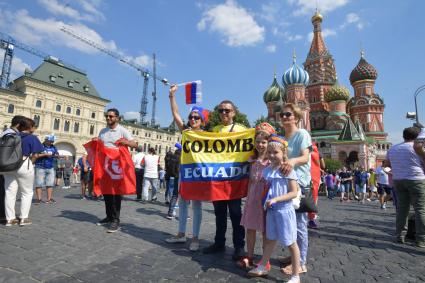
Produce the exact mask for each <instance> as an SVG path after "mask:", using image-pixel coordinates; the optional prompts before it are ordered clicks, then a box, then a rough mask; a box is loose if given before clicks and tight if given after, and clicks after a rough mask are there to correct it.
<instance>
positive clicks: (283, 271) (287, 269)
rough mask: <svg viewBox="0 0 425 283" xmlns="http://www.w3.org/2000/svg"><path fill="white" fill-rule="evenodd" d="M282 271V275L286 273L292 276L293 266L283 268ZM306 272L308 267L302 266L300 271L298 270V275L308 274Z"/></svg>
mask: <svg viewBox="0 0 425 283" xmlns="http://www.w3.org/2000/svg"><path fill="white" fill-rule="evenodd" d="M280 271H281V272H282V273H284V274H287V275H291V274H292V265H288V266H286V267H282V268H281V269H280ZM306 272H307V266H305V265H301V266H300V270H298V274H302V273H306Z"/></svg>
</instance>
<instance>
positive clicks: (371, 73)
mask: <svg viewBox="0 0 425 283" xmlns="http://www.w3.org/2000/svg"><path fill="white" fill-rule="evenodd" d="M377 77H378V72H377V71H376V69H375V67H374V66H372V65H371V64H369V63H368V62H367V61H366V59H365V58H364V52H363V51H362V52H361V58H360V61H359V63H358V64H357V66H356V67H355V68H354V69H353V70H352V71H351V74H350V82H351V84H353V83H355V82H357V81H362V80H376V78H377Z"/></svg>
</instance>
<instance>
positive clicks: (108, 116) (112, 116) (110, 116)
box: [105, 115, 117, 118]
mask: <svg viewBox="0 0 425 283" xmlns="http://www.w3.org/2000/svg"><path fill="white" fill-rule="evenodd" d="M114 117H117V116H115V115H105V118H114Z"/></svg>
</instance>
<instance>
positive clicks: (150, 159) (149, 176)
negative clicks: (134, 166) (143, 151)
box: [142, 147, 159, 202]
mask: <svg viewBox="0 0 425 283" xmlns="http://www.w3.org/2000/svg"><path fill="white" fill-rule="evenodd" d="M142 164H143V165H144V167H145V173H144V174H143V195H142V202H143V201H146V200H148V198H149V191H148V190H149V186H151V187H152V194H151V200H152V201H157V200H158V197H157V196H156V192H157V189H158V165H159V156H158V155H156V151H155V149H154V148H152V147H151V148H149V149H148V154H147V155H145V157H144V158H143V161H142Z"/></svg>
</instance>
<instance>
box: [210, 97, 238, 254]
mask: <svg viewBox="0 0 425 283" xmlns="http://www.w3.org/2000/svg"><path fill="white" fill-rule="evenodd" d="M217 111H218V113H219V117H220V122H221V124H220V125H217V126H215V127H214V128H213V130H212V131H213V132H215V133H224V132H240V131H244V130H245V129H246V128H245V127H244V126H243V125H240V124H236V123H235V122H234V121H233V118H234V117H235V115H236V107H235V105H234V104H233V102H231V101H230V100H224V101H222V102H221V103H220V104H219V106H218V110H217ZM213 205H214V214H215V223H216V232H215V238H214V244H212V245H210V246H209V247H206V248H205V249H204V250H203V252H204V253H205V254H212V253H218V252H224V251H225V249H226V247H225V244H226V237H225V236H226V230H227V209H229V214H230V220H231V221H232V227H233V246H234V248H235V251H234V254H233V256H232V258H233V260H239V259H240V258H241V257H242V256H244V255H245V252H244V246H245V229H244V228H243V226H242V225H241V218H242V199H231V200H219V201H213Z"/></svg>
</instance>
